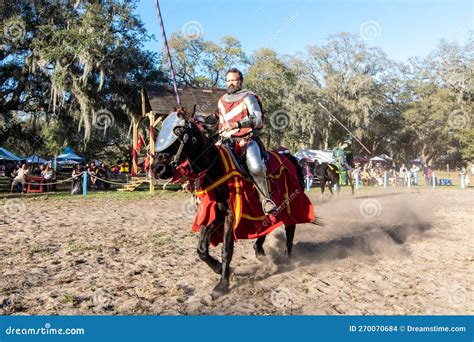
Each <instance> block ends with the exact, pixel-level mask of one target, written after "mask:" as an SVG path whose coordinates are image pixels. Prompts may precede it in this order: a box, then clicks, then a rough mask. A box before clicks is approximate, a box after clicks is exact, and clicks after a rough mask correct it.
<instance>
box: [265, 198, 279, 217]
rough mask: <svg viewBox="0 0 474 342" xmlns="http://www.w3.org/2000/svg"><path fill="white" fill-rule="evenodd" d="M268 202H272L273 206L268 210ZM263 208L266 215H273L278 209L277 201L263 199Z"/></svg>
mask: <svg viewBox="0 0 474 342" xmlns="http://www.w3.org/2000/svg"><path fill="white" fill-rule="evenodd" d="M267 203H270V204H271V208H269V209H268V210H267V209H266V206H267ZM262 210H263V213H264V214H265V215H271V214H273V213H274V212H275V211H277V206H276V204H275V202H273V201H272V200H271V199H269V198H265V200H263V202H262Z"/></svg>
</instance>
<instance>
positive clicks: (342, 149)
mask: <svg viewBox="0 0 474 342" xmlns="http://www.w3.org/2000/svg"><path fill="white" fill-rule="evenodd" d="M349 143H350V141H349V140H344V141H342V142H339V143H338V144H337V145H336V147H334V149H333V150H332V157H333V160H334V164H336V166H337V167H338V168H339V174H340V177H341V178H340V181H341V183H344V184H347V171H348V170H350V169H351V167H350V166H349V164H348V163H347V161H346V153H347V152H346V149H347V148H348V147H349Z"/></svg>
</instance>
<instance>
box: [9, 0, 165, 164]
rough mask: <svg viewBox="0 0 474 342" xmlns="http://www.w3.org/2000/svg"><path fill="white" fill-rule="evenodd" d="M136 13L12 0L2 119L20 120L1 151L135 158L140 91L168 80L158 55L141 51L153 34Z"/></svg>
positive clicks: (108, 4) (121, 4) (115, 6)
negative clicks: (133, 131) (133, 123)
mask: <svg viewBox="0 0 474 342" xmlns="http://www.w3.org/2000/svg"><path fill="white" fill-rule="evenodd" d="M135 7H136V1H132V2H129V1H127V2H126V1H121V0H106V1H100V2H98V1H76V2H73V1H66V2H61V1H34V2H33V1H20V2H18V1H11V0H8V1H6V3H5V9H7V11H6V13H5V17H6V19H5V25H7V28H6V29H5V30H2V32H1V34H2V36H1V40H2V43H3V44H4V45H5V49H4V50H2V53H1V55H0V58H1V60H0V65H1V66H2V71H4V72H2V73H1V74H0V78H1V81H2V82H1V83H2V86H1V87H0V96H1V98H2V103H3V106H2V107H1V111H0V117H2V119H3V121H4V122H8V123H9V122H10V120H16V121H18V118H19V117H21V120H20V121H19V123H18V124H10V123H9V124H8V125H6V126H5V127H3V128H2V129H0V134H2V136H1V138H2V143H1V144H2V146H5V147H7V148H12V149H14V150H15V151H16V152H17V153H22V154H24V155H27V154H31V153H38V154H43V155H46V156H53V155H54V154H56V153H58V152H59V150H60V149H62V148H63V147H64V146H66V145H70V146H72V147H73V148H75V149H76V151H77V152H79V153H81V154H84V155H86V156H95V157H98V156H100V155H101V154H102V152H103V151H107V152H109V151H110V150H112V151H113V153H114V154H123V151H126V150H128V151H127V153H126V154H127V155H129V149H130V138H129V137H127V132H128V127H129V126H130V120H131V117H132V116H133V115H136V114H137V113H138V112H139V110H138V108H139V106H138V102H139V91H140V86H141V84H142V83H144V82H146V83H162V82H165V79H164V78H163V76H162V74H161V73H160V72H159V71H158V69H156V67H155V61H156V55H155V54H153V53H150V52H147V51H143V49H142V46H143V42H144V41H146V40H148V39H149V36H148V35H147V34H146V32H145V29H144V28H143V24H142V23H141V22H140V20H139V19H138V18H137V16H136V15H135V14H134V9H135ZM104 116H107V117H106V118H105V119H107V120H108V121H107V123H106V124H104V123H103V122H100V119H101V118H103V117H104ZM28 136H33V137H34V139H33V140H34V142H33V143H31V141H29V140H28V139H27V137H28ZM30 140H31V139H30Z"/></svg>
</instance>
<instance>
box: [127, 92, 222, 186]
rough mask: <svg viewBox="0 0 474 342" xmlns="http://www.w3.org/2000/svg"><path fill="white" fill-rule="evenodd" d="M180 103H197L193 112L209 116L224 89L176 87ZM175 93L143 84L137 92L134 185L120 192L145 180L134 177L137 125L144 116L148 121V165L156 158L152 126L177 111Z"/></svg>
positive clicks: (134, 164) (187, 105) (135, 165)
mask: <svg viewBox="0 0 474 342" xmlns="http://www.w3.org/2000/svg"><path fill="white" fill-rule="evenodd" d="M178 91H179V95H180V98H181V105H182V106H183V107H184V108H186V109H188V110H192V108H193V107H194V106H195V105H196V114H199V115H209V114H211V113H214V112H215V111H216V109H217V102H218V100H219V98H220V97H221V96H222V95H224V94H225V93H226V90H225V89H218V88H212V89H209V88H207V89H206V88H191V87H188V88H178ZM176 106H177V104H176V96H175V93H174V90H173V87H171V86H144V87H142V89H141V91H140V112H141V113H140V115H137V116H136V117H134V118H133V119H132V134H133V146H132V157H133V162H132V170H131V172H132V177H135V178H132V179H133V182H134V184H133V186H128V187H126V188H124V189H121V190H122V191H133V190H134V189H136V188H137V187H138V186H139V185H140V184H142V183H144V182H146V181H147V180H145V179H142V180H140V179H139V178H136V175H137V173H138V153H139V134H138V128H139V125H140V123H141V122H142V121H143V119H145V118H148V120H149V130H150V131H149V133H150V134H149V136H150V139H149V142H148V148H149V165H150V166H151V165H152V164H153V161H154V157H155V129H156V128H157V126H158V124H159V123H160V122H161V121H162V120H163V119H164V118H165V117H166V116H167V115H168V114H169V113H171V112H173V111H175V110H176ZM149 182H150V193H153V192H154V183H155V180H154V175H153V172H151V167H150V169H149Z"/></svg>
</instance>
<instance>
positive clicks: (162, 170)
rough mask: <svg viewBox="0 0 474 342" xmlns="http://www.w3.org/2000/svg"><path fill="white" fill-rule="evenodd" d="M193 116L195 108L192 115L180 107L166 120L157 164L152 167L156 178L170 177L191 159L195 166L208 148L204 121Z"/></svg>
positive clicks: (156, 160) (160, 136) (157, 152)
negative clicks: (206, 146)
mask: <svg viewBox="0 0 474 342" xmlns="http://www.w3.org/2000/svg"><path fill="white" fill-rule="evenodd" d="M194 114H195V107H194V110H193V112H192V113H191V114H190V113H187V112H186V110H185V109H184V108H179V109H178V110H176V111H175V112H172V113H171V114H169V115H168V116H167V117H166V119H165V120H164V121H163V125H162V127H161V130H160V133H159V134H158V138H157V140H156V146H155V151H156V154H155V161H154V162H153V165H152V170H153V172H154V174H155V177H157V178H161V179H167V178H171V177H173V176H174V175H175V173H176V169H177V167H178V166H179V165H182V164H183V163H184V162H185V161H186V160H188V161H189V162H190V164H191V166H192V164H193V161H194V160H193V157H194V159H196V158H199V157H200V155H201V153H200V152H199V151H200V150H202V149H203V148H204V147H205V146H204V145H205V144H206V142H207V139H206V137H205V134H204V125H202V123H201V119H200V118H199V117H197V116H195V115H194Z"/></svg>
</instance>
